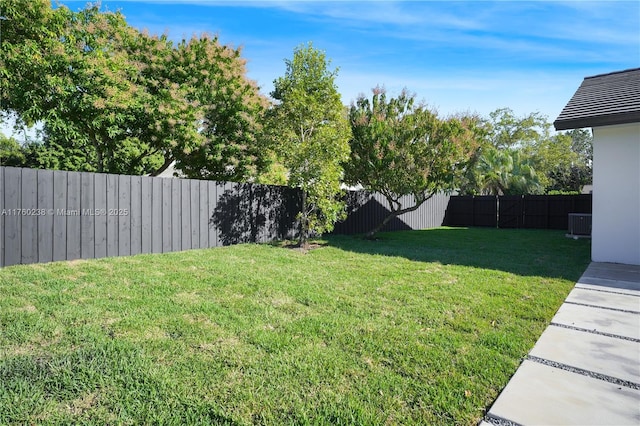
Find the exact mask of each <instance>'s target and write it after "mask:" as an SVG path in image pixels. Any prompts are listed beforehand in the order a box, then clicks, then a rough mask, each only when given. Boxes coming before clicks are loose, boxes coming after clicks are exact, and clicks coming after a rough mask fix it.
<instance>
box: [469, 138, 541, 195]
mask: <svg viewBox="0 0 640 426" xmlns="http://www.w3.org/2000/svg"><path fill="white" fill-rule="evenodd" d="M477 169H478V174H479V180H478V183H479V186H480V192H481V193H482V194H485V195H519V194H536V193H540V192H541V191H542V185H541V184H540V180H539V179H538V176H537V174H536V171H535V169H534V168H533V166H532V165H531V162H530V161H529V159H527V158H526V157H523V156H522V155H521V154H520V152H519V151H516V150H508V149H504V150H498V149H496V148H489V149H488V150H486V151H485V152H484V153H483V154H482V155H481V157H480V158H479V160H478V164H477Z"/></svg>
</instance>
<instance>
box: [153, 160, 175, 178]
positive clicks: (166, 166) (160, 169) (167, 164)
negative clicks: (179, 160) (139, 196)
mask: <svg viewBox="0 0 640 426" xmlns="http://www.w3.org/2000/svg"><path fill="white" fill-rule="evenodd" d="M171 163H173V158H171V157H168V158H167V157H165V159H164V164H163V165H162V166H160V168H159V169H157V170H156V171H154V172H153V173H149V176H158V175H159V174H160V173H162V172H164V171H165V170H167V169H168V168H169V166H170V165H171Z"/></svg>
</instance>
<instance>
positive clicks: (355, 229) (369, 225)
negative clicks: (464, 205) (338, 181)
mask: <svg viewBox="0 0 640 426" xmlns="http://www.w3.org/2000/svg"><path fill="white" fill-rule="evenodd" d="M346 201H347V218H346V219H345V220H344V221H342V222H338V223H336V226H335V229H334V231H333V233H334V234H362V233H366V232H368V231H371V230H372V229H373V228H374V227H375V226H376V225H378V224H380V223H381V222H382V221H383V220H384V218H385V217H386V216H387V215H388V214H389V213H390V211H391V208H390V206H389V203H388V202H387V200H386V198H385V197H384V196H383V195H382V194H377V193H369V192H366V191H349V192H347V195H346ZM400 202H401V204H402V206H405V207H410V206H412V205H413V204H414V199H413V196H403V197H401V198H400ZM448 202H449V196H448V195H446V194H436V195H434V196H433V197H431V198H430V199H429V200H427V201H425V202H424V203H423V204H422V205H421V206H420V207H418V208H417V209H416V210H414V211H412V212H408V213H405V214H403V215H400V216H397V217H396V218H394V219H392V220H391V221H390V222H389V223H387V225H386V226H385V227H384V228H383V229H382V230H383V231H402V230H410V229H427V228H434V227H437V226H442V225H443V222H444V220H445V211H446V209H447V205H448Z"/></svg>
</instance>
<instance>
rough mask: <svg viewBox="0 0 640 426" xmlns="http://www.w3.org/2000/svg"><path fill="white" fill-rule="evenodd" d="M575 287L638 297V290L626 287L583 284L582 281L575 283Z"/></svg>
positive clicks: (639, 295)
mask: <svg viewBox="0 0 640 426" xmlns="http://www.w3.org/2000/svg"><path fill="white" fill-rule="evenodd" d="M575 288H584V289H587V290H595V291H606V292H609V293H618V294H627V295H630V296H638V297H640V291H639V290H631V289H627V288H618V287H611V286H603V285H598V284H583V283H577V284H576V287H575Z"/></svg>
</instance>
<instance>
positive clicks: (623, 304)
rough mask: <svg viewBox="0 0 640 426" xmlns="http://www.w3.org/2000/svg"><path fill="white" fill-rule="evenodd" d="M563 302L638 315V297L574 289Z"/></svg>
mask: <svg viewBox="0 0 640 426" xmlns="http://www.w3.org/2000/svg"><path fill="white" fill-rule="evenodd" d="M565 302H572V303H582V304H585V305H590V306H598V307H602V308H609V309H619V310H624V311H630V312H637V313H640V297H634V296H628V295H622V294H616V293H609V292H603V291H593V290H586V289H583V288H574V289H573V290H571V293H569V296H567V299H566V300H565Z"/></svg>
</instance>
